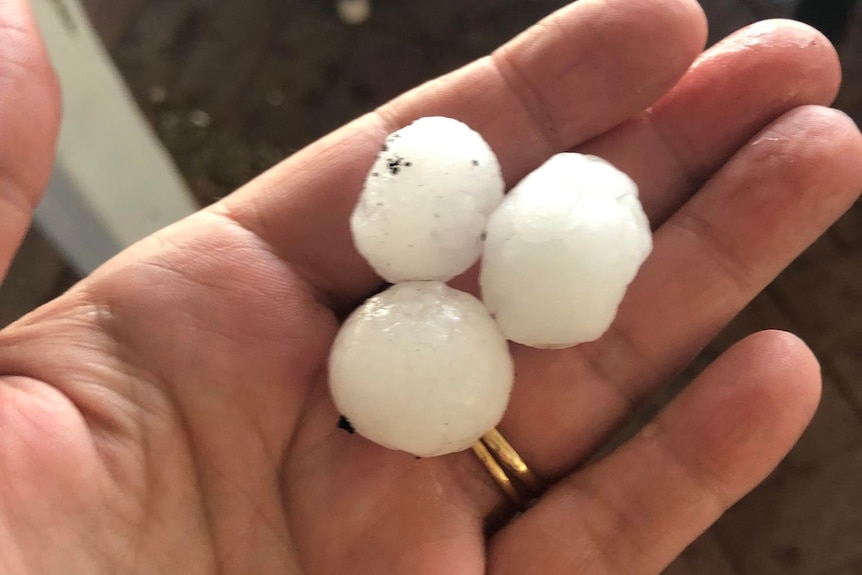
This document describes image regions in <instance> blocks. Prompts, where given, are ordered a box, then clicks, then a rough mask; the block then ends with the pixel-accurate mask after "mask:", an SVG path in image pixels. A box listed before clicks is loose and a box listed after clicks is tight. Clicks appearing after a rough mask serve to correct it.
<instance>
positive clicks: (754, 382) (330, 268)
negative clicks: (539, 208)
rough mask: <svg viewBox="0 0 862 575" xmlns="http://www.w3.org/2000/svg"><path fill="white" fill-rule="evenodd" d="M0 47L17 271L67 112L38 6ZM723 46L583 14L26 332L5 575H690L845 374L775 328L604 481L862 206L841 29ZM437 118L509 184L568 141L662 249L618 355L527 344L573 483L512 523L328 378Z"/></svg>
mask: <svg viewBox="0 0 862 575" xmlns="http://www.w3.org/2000/svg"><path fill="white" fill-rule="evenodd" d="M0 27H2V28H3V30H4V34H3V42H2V44H0V79H2V80H3V81H2V82H0V94H2V97H0V133H2V134H3V139H2V144H0V173H2V175H3V177H2V179H0V210H2V217H3V222H4V224H3V226H2V234H3V235H2V252H0V258H2V260H0V266H2V269H6V268H7V267H8V263H9V261H10V259H11V258H12V255H13V253H14V248H15V246H16V245H17V244H18V242H19V241H20V239H21V237H22V235H23V233H24V231H25V229H26V227H27V225H28V224H29V217H30V212H31V208H32V206H33V205H34V204H35V203H36V202H37V201H38V197H39V194H40V193H41V190H42V188H43V187H44V184H45V181H46V179H47V175H48V172H49V170H50V164H51V153H52V146H53V138H54V134H55V131H56V125H57V108H58V104H57V93H56V88H55V85H54V80H53V76H52V74H51V73H50V66H49V65H48V64H47V62H46V61H45V56H44V51H43V50H42V48H41V47H40V46H39V44H38V41H37V36H36V32H35V31H34V28H33V24H32V21H31V18H30V16H29V13H28V11H27V8H26V3H25V2H24V1H23V0H10V1H8V2H3V3H0ZM704 38H705V23H704V20H703V15H702V13H701V12H700V9H699V7H698V6H697V5H696V4H695V3H694V2H692V1H690V0H673V1H668V0H639V1H637V2H633V1H631V0H605V1H601V0H582V1H581V2H578V3H577V4H575V5H572V6H570V7H569V8H567V9H564V10H563V11H561V12H559V13H557V14H555V15H554V16H552V17H550V18H549V19H547V20H545V21H544V22H542V23H540V24H539V25H538V26H536V27H535V28H534V29H532V30H530V31H528V32H527V33H526V34H525V35H523V36H521V37H519V38H517V39H515V40H514V41H512V42H511V43H509V44H508V45H507V46H505V47H503V48H502V49H501V50H499V51H498V52H496V53H495V54H494V55H493V56H492V57H488V58H485V59H482V60H480V61H478V62H476V63H473V64H471V65H470V66H468V67H466V68H464V69H462V70H459V71H457V72H454V73H453V74H450V75H449V76H446V77H444V78H442V79H439V80H437V81H434V82H431V83H429V84H427V85H425V86H423V87H421V88H418V89H417V90H415V91H413V92H411V93H408V94H406V95H405V96H402V97H401V98H399V99H397V100H395V101H393V102H391V103H390V104H388V105H386V106H385V107H383V108H381V109H380V110H378V111H376V112H375V113H373V114H369V115H367V116H365V117H363V118H360V119H358V120H357V121H355V122H353V123H352V124H350V125H348V126H346V127H345V128H343V129H341V130H340V131H338V132H336V133H334V134H333V135H331V136H329V137H327V138H325V139H323V140H322V141H320V142H318V143H316V144H314V145H313V146H311V147H310V148H308V149H306V150H304V151H302V152H300V153H298V154H297V155H295V156H294V157H293V158H291V159H288V160H287V161H286V162H284V163H283V164H282V165H280V166H278V167H276V168H275V169H273V170H272V171H270V172H269V173H267V174H265V175H264V176H262V177H261V178H259V179H257V180H256V181H254V182H252V183H251V184H249V185H248V186H247V187H246V188H245V189H242V190H240V191H238V192H237V193H235V194H234V195H232V196H230V197H228V198H226V199H225V200H223V201H222V202H220V203H218V204H216V205H215V206H213V207H211V208H209V209H207V210H205V211H203V212H200V213H198V214H196V215H194V216H192V217H190V218H188V219H186V220H185V221H182V222H180V223H178V224H176V225H174V226H172V227H171V228H168V229H166V230H164V231H162V232H160V233H158V234H156V235H155V236H152V237H150V238H148V239H147V240H145V241H143V242H141V243H140V244H138V245H136V246H134V247H133V248H131V249H129V250H127V251H126V252H124V253H123V254H121V255H120V256H118V257H117V258H115V259H114V260H112V261H111V262H109V263H108V264H106V265H105V266H103V267H102V268H101V269H100V270H98V271H97V272H96V273H94V274H93V275H92V276H91V277H89V278H87V279H85V280H84V281H82V282H81V283H80V284H78V285H77V286H75V287H74V288H73V289H72V290H70V292H69V293H67V294H66V295H64V296H62V297H61V298H59V299H57V300H55V301H53V302H51V303H50V304H48V305H46V306H44V307H42V308H41V309H39V310H37V311H36V312H34V313H32V314H30V315H28V316H27V317H25V318H23V319H22V320H20V321H18V322H17V323H15V324H13V325H12V326H9V327H8V328H7V329H5V330H4V331H3V332H2V333H0V373H2V374H3V377H2V380H0V573H14V574H27V575H30V574H33V575H36V574H39V575H42V574H54V573H58V574H64V575H68V574H78V573H81V574H88V575H99V574H103V573H104V574H107V573H183V574H195V573H224V574H247V573H255V574H266V573H303V574H309V575H312V574H315V575H317V574H326V575H329V574H336V573H357V574H365V573H374V574H385V573H410V574H414V575H416V574H422V575H424V574H451V573H458V574H466V575H469V574H476V575H478V574H480V573H484V572H489V573H494V574H501V573H518V574H528V573H542V574H554V573H632V574H647V573H658V572H659V571H661V569H662V568H663V567H664V566H665V565H666V564H667V563H668V562H669V561H671V560H672V559H673V557H674V556H675V555H676V554H678V553H679V552H680V551H681V550H682V548H683V547H685V545H687V544H688V543H689V542H690V541H691V540H692V539H693V538H694V537H696V536H697V535H698V534H699V533H700V532H701V531H703V530H704V529H705V528H706V527H707V526H708V525H709V524H710V523H712V522H713V521H714V520H715V519H716V518H717V517H718V516H719V515H720V514H721V513H722V512H723V510H724V509H725V508H726V507H727V506H728V505H730V504H732V503H733V502H734V501H735V500H736V499H738V498H739V497H740V496H742V495H743V494H744V493H745V492H746V491H748V490H749V489H751V488H752V487H753V486H754V485H755V484H756V483H757V482H759V481H760V480H761V479H762V478H763V477H764V476H765V475H766V474H767V473H768V472H769V471H770V470H771V469H772V468H773V467H774V465H775V464H776V463H777V462H778V460H779V459H780V458H781V457H782V456H783V455H784V453H785V452H786V451H787V450H788V449H789V448H790V446H791V445H792V444H793V442H794V441H795V440H796V438H797V437H798V435H799V433H801V430H802V428H803V427H804V426H805V424H806V423H807V421H808V420H809V418H810V417H811V414H812V412H813V411H814V408H815V406H816V404H817V400H818V397H819V373H818V367H817V363H816V360H815V359H814V358H813V357H812V356H811V354H810V352H809V351H808V350H807V348H806V347H805V346H804V344H802V343H801V342H800V341H799V340H797V339H795V338H794V337H793V336H790V335H788V334H783V333H777V332H767V333H761V334H758V335H755V336H752V337H751V338H749V339H747V340H745V341H744V342H742V343H741V344H739V345H738V346H736V347H735V348H733V349H732V350H730V351H729V352H728V353H727V354H725V356H723V357H722V358H721V359H719V360H718V361H717V362H716V364H714V365H713V366H712V367H711V368H710V369H709V370H707V371H706V372H705V373H704V374H702V375H701V376H700V377H699V378H698V380H697V381H696V382H694V383H693V385H692V386H691V387H690V388H689V389H687V390H686V391H685V392H684V393H683V394H682V395H681V396H679V397H678V398H677V399H676V400H675V402H674V403H673V404H671V406H670V407H669V408H667V409H666V410H665V412H664V413H663V414H662V415H661V416H659V418H658V419H657V420H656V421H655V422H654V423H652V424H650V425H648V426H647V427H646V428H645V429H644V430H642V431H641V432H640V433H639V434H638V435H637V436H635V437H634V438H633V439H631V440H629V441H628V442H627V443H626V444H625V445H623V446H622V447H620V448H619V449H617V450H616V451H614V452H613V453H612V454H611V455H609V456H607V457H605V458H603V459H601V460H600V461H598V462H594V463H591V464H590V465H586V466H584V465H583V462H584V461H585V459H586V458H587V457H588V456H589V455H590V454H592V453H594V452H595V451H596V449H597V448H599V447H600V446H601V444H602V441H603V440H605V439H607V437H608V436H609V435H610V434H611V433H612V432H613V431H614V430H615V429H617V428H618V427H619V426H620V425H622V424H623V423H624V422H625V420H626V418H627V416H629V415H630V414H631V412H632V409H633V408H634V407H635V406H636V405H637V404H638V403H639V402H640V401H642V400H643V399H644V398H646V397H647V396H648V395H649V394H650V393H651V392H653V391H655V390H656V389H657V388H658V387H659V386H661V385H662V383H663V382H665V381H666V380H667V378H668V377H670V376H671V375H672V374H673V373H675V372H676V371H677V370H679V369H680V368H681V367H682V366H683V365H684V364H685V363H686V362H687V361H688V360H689V359H690V358H691V357H692V356H693V355H694V354H695V353H696V352H697V351H698V350H699V349H700V348H702V347H703V346H704V345H705V344H706V342H708V341H709V339H710V338H711V337H712V336H713V335H714V334H715V333H716V332H717V331H718V330H719V329H720V328H721V327H722V326H723V325H724V324H725V323H726V322H727V321H728V320H729V319H730V318H731V317H733V315H735V314H736V313H737V312H738V311H739V310H740V309H741V308H742V307H743V306H744V305H745V303H746V302H747V301H749V300H750V299H751V298H752V297H753V296H754V295H755V294H756V293H757V292H758V291H759V290H760V289H762V288H763V287H764V286H765V285H766V284H767V283H768V282H769V281H770V280H771V279H772V277H774V276H775V275H776V274H777V273H778V272H779V271H780V270H781V269H782V268H783V267H784V266H785V265H786V264H787V263H788V262H789V261H790V260H791V259H792V258H793V257H795V255H797V254H798V253H799V252H800V251H801V250H802V249H804V248H805V246H807V245H808V244H809V243H810V242H812V241H813V240H814V239H815V238H816V237H817V236H818V235H819V234H820V233H822V232H823V231H824V230H825V229H826V227H828V225H829V224H830V223H831V222H832V221H833V220H834V219H836V218H837V217H838V216H839V215H840V214H841V213H842V212H843V211H844V210H846V209H847V207H848V206H849V205H851V204H852V202H853V201H854V200H855V199H856V197H857V196H858V193H859V191H860V189H862V167H860V163H859V162H858V158H860V157H862V138H860V135H859V133H858V131H857V130H856V128H855V126H853V124H852V122H850V121H849V120H848V119H847V118H846V117H844V116H843V115H841V114H839V113H837V112H834V111H831V110H828V109H826V108H822V107H818V106H820V105H828V104H829V103H830V102H831V100H832V98H833V97H834V95H835V92H836V89H837V84H838V80H839V71H838V65H837V59H836V56H835V54H834V51H833V49H832V48H831V46H829V44H828V42H827V41H826V40H825V39H824V38H823V37H822V36H820V35H819V34H817V33H816V32H815V31H813V30H811V29H809V28H806V27H804V26H802V25H799V24H793V23H790V22H768V23H762V24H759V25H757V26H754V27H752V28H749V29H747V30H744V31H742V32H740V33H739V34H737V35H735V36H733V37H731V38H730V39H728V40H726V41H724V42H723V43H721V44H719V45H718V46H717V47H715V48H713V49H712V50H710V51H708V52H706V53H705V54H703V55H701V54H700V52H701V50H702V47H703V42H704ZM695 59H697V63H696V65H694V66H691V64H692V62H693V61H694V60H695ZM690 66H691V67H690ZM426 115H446V116H452V117H456V118H458V119H461V120H463V121H465V122H467V123H468V124H470V125H471V126H472V127H473V128H475V129H476V130H478V131H479V132H480V133H482V134H483V135H484V136H485V138H486V139H487V140H488V141H489V143H490V144H491V145H492V147H493V148H494V149H495V151H496V152H497V154H498V155H499V157H500V161H501V164H502V166H503V170H504V174H505V177H506V180H507V182H508V183H509V184H510V185H511V184H512V183H514V182H516V181H517V180H518V179H519V178H520V177H522V176H523V175H525V174H526V173H527V172H528V171H530V170H531V169H533V168H535V167H536V166H538V165H539V164H540V163H541V162H542V161H543V160H544V159H546V158H547V157H549V156H550V155H551V154H553V153H556V152H559V151H563V150H566V149H571V148H575V149H578V150H580V151H590V152H592V153H597V154H600V155H602V156H604V157H606V158H608V159H609V160H611V161H613V162H614V163H616V164H617V165H618V166H619V167H621V168H622V169H624V170H625V171H627V172H629V173H630V174H631V175H632V176H633V177H634V179H635V180H636V181H637V182H638V183H639V185H640V187H641V193H642V200H643V203H644V205H645V208H646V210H647V212H648V214H649V216H650V219H651V221H652V223H653V227H654V228H655V230H656V238H655V251H654V254H653V255H652V257H651V258H650V259H649V260H648V262H647V264H646V265H645V267H644V268H643V270H642V272H641V274H640V275H639V277H638V279H637V280H636V282H635V283H634V284H633V285H632V287H631V289H630V291H629V294H628V295H627V297H626V300H625V302H624V303H623V306H622V308H621V310H620V314H619V316H618V318H617V321H616V322H615V324H614V326H613V327H612V329H611V330H610V331H609V332H608V333H607V334H606V335H605V336H604V337H603V338H602V339H601V340H599V341H597V342H595V343H592V344H587V345H582V346H579V347H577V348H574V349H572V350H567V351H540V350H531V349H526V348H520V347H515V348H513V353H514V355H515V358H516V364H517V380H516V384H515V391H514V395H513V398H512V403H511V405H510V409H509V412H508V414H507V416H506V418H505V419H504V421H503V423H502V425H501V428H502V430H503V431H504V433H505V434H506V435H507V436H508V437H509V439H510V440H511V441H512V442H513V443H514V444H515V445H516V447H518V449H519V450H520V451H521V453H522V455H523V456H524V458H525V459H526V460H527V461H528V462H529V463H530V464H531V466H532V467H533V468H534V470H535V471H536V472H537V473H538V474H539V475H540V476H542V477H544V478H545V479H546V480H547V481H548V482H549V483H552V484H553V487H552V488H551V489H550V490H549V491H548V492H547V493H546V494H545V495H544V496H543V497H542V498H541V499H540V500H539V501H538V502H537V504H536V505H535V506H534V507H532V508H531V509H530V510H529V511H528V512H527V513H524V514H522V515H519V516H517V517H514V518H513V511H514V510H513V509H511V508H510V507H509V505H508V503H507V502H506V500H505V498H504V497H503V496H502V495H501V493H500V492H498V490H497V488H496V487H495V485H494V484H493V483H492V481H491V480H490V478H489V477H488V476H487V473H486V472H485V470H484V468H482V467H481V465H480V464H479V463H478V461H476V460H474V458H473V456H472V455H471V454H470V453H461V454H457V455H453V456H446V457H441V458H436V459H427V460H417V459H415V458H413V457H412V456H410V455H407V454H404V453H398V452H393V451H388V450H385V449H383V448H381V447H378V446H376V445H374V444H371V443H370V442H368V441H366V440H364V439H363V438H361V437H359V436H355V435H349V434H347V433H345V432H344V431H342V430H340V429H338V428H337V427H336V421H337V419H338V414H337V413H336V411H335V409H334V407H333V405H332V403H331V400H330V398H329V396H328V393H327V389H326V371H325V363H326V356H327V353H328V347H329V345H330V343H331V341H332V338H333V336H334V334H335V332H336V330H337V328H338V324H339V318H343V317H344V314H345V313H347V312H349V310H350V309H351V308H352V307H354V306H356V305H357V304H358V303H359V302H360V301H361V300H362V299H363V298H364V297H365V296H367V295H368V294H369V293H371V292H372V291H374V290H375V289H377V288H378V287H379V284H380V281H379V279H378V278H376V277H375V276H374V275H373V273H372V272H371V270H370V269H369V268H368V267H367V265H366V264H365V263H364V262H363V261H362V260H361V258H360V257H359V256H358V255H357V254H356V252H355V251H354V249H353V247H352V245H351V241H350V238H349V233H348V226H347V219H348V215H349V212H350V210H351V208H352V204H353V202H354V201H355V197H356V195H357V194H358V191H359V188H360V186H361V183H362V179H363V176H364V173H365V171H366V169H367V167H368V166H369V165H370V164H371V161H372V160H373V158H374V156H375V154H376V152H377V150H378V148H379V146H380V144H381V143H382V140H383V137H384V136H385V134H386V133H387V132H389V131H391V130H393V129H395V128H398V127H401V126H403V125H405V124H407V123H409V122H410V121H412V120H413V119H415V118H417V117H420V116H426ZM459 281H460V282H461V283H460V285H461V286H464V287H466V288H468V289H469V288H471V287H473V283H474V278H472V277H470V276H468V277H465V278H461V279H460V280H459Z"/></svg>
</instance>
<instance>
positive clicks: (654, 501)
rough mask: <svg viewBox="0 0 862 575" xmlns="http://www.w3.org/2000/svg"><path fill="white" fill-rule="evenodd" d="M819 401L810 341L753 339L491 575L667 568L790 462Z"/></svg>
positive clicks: (566, 489)
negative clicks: (737, 503)
mask: <svg viewBox="0 0 862 575" xmlns="http://www.w3.org/2000/svg"><path fill="white" fill-rule="evenodd" d="M819 396H820V373H819V366H818V364H817V360H816V359H815V358H814V356H813V355H812V354H811V352H810V351H809V350H808V349H807V348H806V347H805V344H803V343H802V342H801V341H799V340H798V339H796V338H795V337H794V336H792V335H790V334H787V333H784V332H764V333H760V334H757V335H755V336H752V337H750V338H748V339H746V340H745V341H743V342H742V343H740V344H738V345H737V346H735V347H733V348H731V350H730V351H728V352H727V353H726V354H725V355H724V356H722V357H721V358H719V359H718V360H717V361H716V362H715V364H714V365H712V366H711V367H710V368H709V369H707V370H706V371H705V372H704V373H703V374H702V375H701V376H700V377H699V378H698V379H697V380H696V381H695V383H694V384H693V385H692V386H691V387H690V388H689V389H687V390H686V391H684V392H683V393H682V395H680V396H679V397H678V398H677V399H676V400H674V401H673V402H672V403H671V405H670V406H669V407H668V408H667V409H666V410H665V411H664V412H663V413H662V414H661V415H660V416H659V417H658V418H657V419H656V420H655V421H654V422H652V423H650V424H649V425H647V426H646V427H645V428H644V429H643V430H642V431H641V432H640V433H639V434H638V435H636V436H635V437H634V438H633V439H631V440H630V441H628V442H627V443H626V444H624V445H623V446H622V447H620V448H619V449H618V450H616V451H615V452H614V453H612V454H611V455H609V456H608V457H607V458H605V459H604V460H601V461H599V462H598V463H596V464H595V465H593V466H591V467H589V468H587V469H585V470H583V471H582V472H579V473H576V474H575V475H573V476H571V477H569V478H567V479H565V480H563V481H562V482H560V483H559V484H558V485H557V486H555V487H554V488H553V489H552V490H551V491H550V492H549V493H547V494H546V495H545V496H544V497H543V498H542V499H541V500H540V501H539V503H538V504H537V505H536V506H535V507H534V508H533V509H531V510H530V511H529V512H528V513H527V514H526V515H524V516H523V517H521V518H520V519H518V520H516V521H514V522H513V523H512V524H511V525H510V526H509V527H507V528H506V529H505V530H503V531H502V532H500V533H499V534H498V535H497V537H496V538H495V539H494V540H493V541H492V543H491V548H490V551H491V552H490V570H489V572H490V573H494V574H495V575H503V574H506V573H518V574H529V573H541V574H542V575H553V574H556V573H560V574H562V573H567V574H568V573H578V574H587V573H596V574H604V573H632V574H634V573H637V574H638V575H646V574H649V573H659V572H661V570H662V569H663V568H664V567H665V566H666V565H667V564H668V563H670V562H671V560H672V559H673V558H674V557H676V555H678V554H679V553H680V552H681V551H682V550H683V549H684V548H685V546H686V545H688V544H689V543H690V542H691V541H692V540H694V539H695V537H697V536H698V535H699V534H700V533H701V532H703V531H704V530H705V529H706V528H707V527H708V526H709V525H710V524H711V523H713V522H714V521H715V520H716V519H718V517H719V516H720V515H721V514H722V513H723V512H724V511H725V510H726V509H727V508H728V507H729V506H730V505H731V504H733V503H734V502H735V501H737V500H738V499H739V498H741V497H742V496H743V495H744V494H745V493H747V492H748V491H749V490H751V489H752V488H753V487H754V486H756V485H757V484H758V483H760V482H761V481H762V480H763V479H764V478H765V477H766V475H767V474H768V473H769V472H770V471H771V470H772V469H773V468H774V467H775V466H776V465H777V464H778V462H779V460H780V459H781V458H782V457H784V455H785V454H786V453H787V452H788V451H789V449H790V448H791V446H792V445H793V444H794V443H795V442H796V440H797V439H798V438H799V435H800V434H801V433H802V430H803V429H804V427H805V426H806V425H807V424H808V422H809V421H810V419H811V417H812V415H813V413H814V410H815V408H816V406H817V402H818V400H819ZM537 558H541V561H539V560H537Z"/></svg>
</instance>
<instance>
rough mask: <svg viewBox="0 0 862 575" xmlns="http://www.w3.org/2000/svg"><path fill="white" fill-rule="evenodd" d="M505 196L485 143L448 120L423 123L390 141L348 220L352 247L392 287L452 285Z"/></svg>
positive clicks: (473, 257) (467, 264)
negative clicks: (429, 283)
mask: <svg viewBox="0 0 862 575" xmlns="http://www.w3.org/2000/svg"><path fill="white" fill-rule="evenodd" d="M504 189H505V184H504V182H503V177H502V174H501V172H500V165H499V163H498V162H497V157H496V156H495V155H494V152H493V151H492V150H491V148H490V146H488V144H487V143H486V142H485V140H484V139H482V136H480V135H479V134H478V133H476V132H474V131H473V130H472V129H470V128H469V127H468V126H467V125H465V124H463V123H461V122H459V121H457V120H453V119H451V118H443V117H429V118H422V119H420V120H417V121H416V122H414V123H413V124H410V125H409V126H407V127H406V128H403V129H401V130H398V131H397V132H394V133H393V134H391V135H389V136H388V137H387V138H386V143H385V145H384V146H383V150H382V151H381V152H380V154H379V155H378V156H377V160H376V161H375V162H374V166H373V167H372V168H371V171H370V172H369V173H368V176H367V178H366V179H365V186H364V188H363V190H362V194H361V195H360V197H359V202H358V203H357V205H356V208H355V209H354V211H353V214H352V216H351V218H350V227H351V231H352V232H353V238H354V242H355V244H356V247H357V249H358V250H359V252H360V253H361V254H362V255H363V256H364V257H365V259H366V260H368V262H369V263H370V264H371V267H372V268H374V270H375V271H376V272H377V273H378V275H380V276H381V277H383V278H384V279H385V280H386V281H388V282H390V283H396V282H401V281H408V280H439V281H448V280H450V279H452V278H453V277H455V276H457V275H458V274H460V273H462V272H464V271H466V270H467V269H468V268H469V267H470V266H471V265H473V264H474V263H475V262H476V260H477V259H478V258H479V255H480V254H481V253H482V233H483V232H484V230H485V224H486V223H487V219H488V216H489V215H490V214H491V212H492V211H493V210H494V208H496V207H497V206H498V205H499V204H500V202H501V201H502V199H503V192H504Z"/></svg>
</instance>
